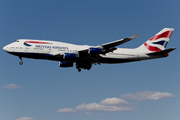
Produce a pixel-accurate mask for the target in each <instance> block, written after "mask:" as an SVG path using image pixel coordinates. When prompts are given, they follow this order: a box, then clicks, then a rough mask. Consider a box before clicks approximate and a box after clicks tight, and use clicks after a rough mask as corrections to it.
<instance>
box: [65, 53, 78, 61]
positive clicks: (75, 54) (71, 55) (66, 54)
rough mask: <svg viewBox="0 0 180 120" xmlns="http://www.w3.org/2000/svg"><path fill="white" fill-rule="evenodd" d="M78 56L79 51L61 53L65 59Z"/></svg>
mask: <svg viewBox="0 0 180 120" xmlns="http://www.w3.org/2000/svg"><path fill="white" fill-rule="evenodd" d="M78 57H79V53H78V52H74V53H64V55H63V59H65V60H69V59H74V58H78Z"/></svg>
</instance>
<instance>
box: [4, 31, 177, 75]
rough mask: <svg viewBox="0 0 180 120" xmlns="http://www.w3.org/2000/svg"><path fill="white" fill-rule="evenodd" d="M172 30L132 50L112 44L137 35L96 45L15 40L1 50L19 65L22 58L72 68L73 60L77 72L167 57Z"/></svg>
mask: <svg viewBox="0 0 180 120" xmlns="http://www.w3.org/2000/svg"><path fill="white" fill-rule="evenodd" d="M173 30H174V29H173V28H164V29H163V30H161V31H160V32H158V33H157V34H156V35H154V36H153V37H152V38H150V39H149V40H148V41H146V42H145V43H144V44H142V45H141V46H140V47H138V48H134V49H124V48H116V46H118V45H121V44H123V43H125V42H128V41H130V40H132V39H135V38H137V37H138V36H139V34H135V35H134V36H132V37H129V38H125V39H121V40H116V41H113V42H110V43H106V44H102V45H98V46H88V45H74V44H69V43H63V42H55V41H45V40H32V39H18V40H17V41H15V42H13V43H11V44H9V45H6V46H5V47H4V48H3V50H4V51H6V52H8V53H10V54H12V55H16V56H19V58H20V62H19V63H20V65H22V64H23V62H22V57H26V58H34V59H47V60H54V61H59V66H60V67H73V63H76V68H77V69H78V71H79V72H80V71H81V69H82V68H83V69H87V70H90V69H91V66H92V64H100V63H108V64H115V63H126V62H133V61H141V60H148V59H155V58H162V57H167V56H168V53H169V52H171V51H173V50H175V49H176V48H170V49H165V48H166V45H167V43H168V41H169V39H170V37H171V35H172V32H173Z"/></svg>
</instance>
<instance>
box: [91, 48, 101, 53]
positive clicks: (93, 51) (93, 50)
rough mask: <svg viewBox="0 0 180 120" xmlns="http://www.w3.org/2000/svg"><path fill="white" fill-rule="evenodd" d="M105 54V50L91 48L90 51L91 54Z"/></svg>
mask: <svg viewBox="0 0 180 120" xmlns="http://www.w3.org/2000/svg"><path fill="white" fill-rule="evenodd" d="M103 52H104V49H103V48H89V51H88V53H89V54H100V53H103Z"/></svg>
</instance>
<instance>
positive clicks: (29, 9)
mask: <svg viewBox="0 0 180 120" xmlns="http://www.w3.org/2000/svg"><path fill="white" fill-rule="evenodd" d="M179 4H180V1H179V0H171V1H169V0H158V1H157V0H151V1H144V0H136V1H133V0H126V1H120V0H111V1H110V0H91V1H84V0H76V1H74V0H66V1H62V0H51V1H48V0H26V1H24V0H16V1H14V0H1V1H0V16H1V17H0V18H1V19H0V42H1V43H0V47H1V48H3V46H5V45H7V44H9V43H11V42H14V41H15V40H16V39H21V38H28V39H40V40H42V39H44V40H54V41H62V42H68V43H73V44H80V45H99V44H103V43H107V42H111V41H114V40H117V39H121V38H125V37H129V36H132V35H134V34H136V33H140V36H139V37H138V38H137V39H135V40H132V41H130V42H128V43H125V44H123V45H121V46H118V47H123V48H135V47H138V46H140V45H141V44H142V43H144V42H145V41H146V40H148V39H149V38H150V37H152V36H153V35H154V34H156V33H157V32H159V31H160V30H161V29H163V28H164V27H172V28H175V30H174V32H173V34H172V37H171V39H170V42H169V43H168V45H167V47H168V48H171V47H176V48H177V49H176V50H175V51H173V52H172V53H170V55H169V57H167V58H162V59H155V60H148V61H141V62H134V63H126V64H117V65H109V64H104V65H96V66H95V65H94V66H93V67H92V69H91V70H90V71H87V70H83V71H82V72H80V73H79V72H78V71H77V70H76V68H75V67H74V68H65V69H64V68H59V67H58V62H55V61H47V60H34V59H27V58H23V62H24V64H23V65H22V66H20V65H19V58H18V57H16V56H12V55H10V54H8V53H6V52H4V51H3V50H2V49H1V51H0V54H1V62H0V66H1V69H0V96H1V98H0V106H1V107H0V113H1V114H0V120H59V119H63V120H112V119H113V120H119V119H123V120H132V119H138V120H152V119H153V120H159V119H163V120H169V119H171V120H179V119H180V115H179V111H180V103H179V101H180V93H179V90H180V88H179V86H180V82H179V79H180V74H179V72H180V66H179V60H180V57H179V53H180V50H179V48H178V46H179V44H180V42H179V33H180V29H179V28H180V24H179V21H180V14H179V11H180V8H179Z"/></svg>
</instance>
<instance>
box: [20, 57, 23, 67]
mask: <svg viewBox="0 0 180 120" xmlns="http://www.w3.org/2000/svg"><path fill="white" fill-rule="evenodd" d="M19 58H20V62H19V64H20V65H22V64H23V61H22V57H19Z"/></svg>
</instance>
